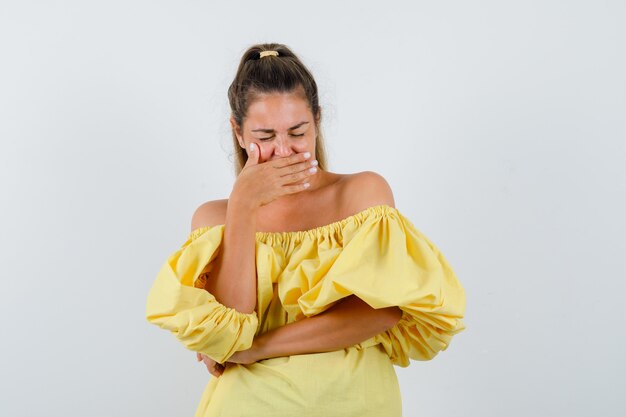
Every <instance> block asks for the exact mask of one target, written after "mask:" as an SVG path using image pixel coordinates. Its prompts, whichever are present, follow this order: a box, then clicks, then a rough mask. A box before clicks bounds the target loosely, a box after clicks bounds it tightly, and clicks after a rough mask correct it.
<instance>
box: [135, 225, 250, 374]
mask: <svg viewBox="0 0 626 417" xmlns="http://www.w3.org/2000/svg"><path fill="white" fill-rule="evenodd" d="M223 233H224V226H223V225H218V226H205V227H202V228H199V229H196V230H194V231H193V232H191V233H190V234H189V236H188V238H187V241H186V242H185V243H184V244H183V245H182V247H181V248H180V249H178V250H177V251H175V252H174V253H173V254H171V255H170V256H169V257H168V259H167V261H166V262H165V263H164V264H163V266H162V267H161V269H160V270H159V272H158V274H157V276H156V279H155V281H154V283H153V285H152V288H151V289H150V292H149V294H148V299H147V303H146V319H147V320H148V322H150V323H153V324H156V325H157V326H159V327H160V328H162V329H165V330H169V331H170V332H172V333H173V334H174V336H176V338H177V339H178V340H179V341H180V342H182V344H183V345H185V347H187V348H188V349H190V350H193V351H195V352H201V353H204V354H205V355H207V356H208V357H210V358H211V359H213V360H215V361H217V362H219V363H224V362H225V361H227V360H228V358H229V357H230V356H232V355H233V354H234V353H235V352H236V351H239V350H246V349H249V348H250V347H251V346H252V340H253V338H254V335H255V332H256V330H257V326H258V317H257V314H256V311H255V312H252V313H251V314H246V313H242V312H239V311H237V310H235V309H233V308H229V307H226V306H224V305H223V304H220V303H219V302H217V300H216V299H215V297H214V296H213V295H212V294H211V293H209V292H208V291H206V290H205V289H204V281H205V279H206V277H207V275H208V274H210V272H211V269H212V268H213V266H214V262H213V261H214V260H215V259H216V257H217V254H218V251H219V247H220V244H221V242H222V239H223Z"/></svg>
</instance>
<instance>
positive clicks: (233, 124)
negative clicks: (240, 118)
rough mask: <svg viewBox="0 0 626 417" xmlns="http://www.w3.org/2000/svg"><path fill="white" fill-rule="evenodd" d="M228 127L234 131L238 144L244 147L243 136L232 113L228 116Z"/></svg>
mask: <svg viewBox="0 0 626 417" xmlns="http://www.w3.org/2000/svg"><path fill="white" fill-rule="evenodd" d="M230 127H231V129H232V130H233V132H235V136H237V142H239V146H241V147H242V148H244V149H245V148H246V146H245V145H244V141H243V137H242V136H241V128H240V127H239V125H238V124H237V122H236V121H235V118H234V117H233V116H232V115H231V116H230Z"/></svg>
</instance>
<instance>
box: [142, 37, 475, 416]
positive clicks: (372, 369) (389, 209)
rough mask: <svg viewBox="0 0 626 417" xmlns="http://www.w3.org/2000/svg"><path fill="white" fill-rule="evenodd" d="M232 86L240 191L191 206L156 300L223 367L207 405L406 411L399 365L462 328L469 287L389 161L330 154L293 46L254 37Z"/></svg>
mask: <svg viewBox="0 0 626 417" xmlns="http://www.w3.org/2000/svg"><path fill="white" fill-rule="evenodd" d="M228 97H229V101H230V106H231V111H232V115H231V119H230V122H231V126H232V131H233V144H234V146H235V151H236V155H237V158H236V173H237V178H236V181H235V183H234V186H233V189H232V192H231V194H230V196H229V198H228V199H224V200H215V201H209V202H207V203H204V204H202V205H201V206H200V207H198V208H197V210H196V211H195V212H194V214H193V217H192V221H191V233H190V234H189V236H188V237H187V240H186V241H185V242H184V243H183V245H182V246H181V247H180V249H178V250H176V251H175V252H174V253H173V254H172V255H171V256H170V257H169V258H168V260H167V262H166V263H165V264H164V265H163V267H162V268H161V270H160V271H159V273H158V275H157V278H156V280H155V282H154V284H153V286H152V288H151V290H150V293H149V295H148V301H147V307H146V318H147V320H148V321H149V322H151V323H153V324H156V325H158V326H159V327H161V328H163V329H166V330H169V331H171V332H172V333H173V334H174V335H175V336H176V337H177V339H178V340H179V341H181V342H182V343H183V344H184V345H185V346H186V347H187V348H189V349H190V350H193V351H195V352H197V359H198V360H199V361H203V362H204V364H205V365H206V366H207V368H208V369H209V372H211V374H212V375H213V376H214V378H211V380H210V381H209V383H208V385H207V387H206V389H205V391H204V394H203V396H202V399H201V401H200V405H199V406H198V408H197V411H196V414H195V416H196V417H201V416H202V417H208V416H257V417H261V416H272V417H276V416H293V415H297V414H298V413H299V414H301V415H307V416H325V417H326V416H361V417H362V416H375V417H383V416H401V414H402V411H401V408H402V402H401V397H400V390H399V387H398V381H397V378H396V374H395V370H394V367H393V365H394V364H395V365H398V366H402V367H406V366H408V364H409V358H412V359H415V360H430V359H432V358H433V357H435V355H437V353H438V352H440V351H442V350H445V349H446V348H447V347H448V345H449V343H450V340H451V338H452V336H453V335H455V334H457V333H459V332H461V331H462V330H464V329H465V326H464V323H463V320H462V319H463V316H464V312H465V292H464V289H463V287H462V286H461V284H460V283H459V281H458V279H457V278H456V276H455V274H454V272H453V270H452V269H451V267H450V265H449V264H448V262H447V261H446V259H445V258H444V256H443V255H442V254H441V253H440V251H439V250H438V249H437V247H436V246H435V245H434V244H433V243H432V242H431V241H430V240H429V239H428V238H427V237H426V236H424V235H423V234H422V233H421V232H420V231H418V230H417V229H416V228H415V227H414V226H413V224H412V223H411V222H410V221H409V220H408V219H407V218H406V217H404V216H403V215H402V214H401V213H400V212H399V211H398V209H396V208H395V205H394V199H393V194H392V191H391V189H390V188H389V185H388V183H387V182H386V181H385V179H384V178H383V177H382V176H380V175H378V174H376V173H374V172H371V171H366V172H360V173H354V174H337V173H332V172H330V171H328V170H327V167H326V158H325V155H324V148H323V135H322V133H321V129H320V122H321V108H320V106H319V102H318V94H317V85H316V83H315V81H314V79H313V77H312V76H311V74H310V72H309V71H308V70H307V68H306V67H305V66H304V65H303V64H302V62H301V61H300V60H299V59H298V58H297V56H296V55H295V54H294V53H293V52H292V51H291V50H289V48H287V47H286V46H285V45H281V44H260V45H254V46H252V47H250V48H249V49H248V50H247V51H246V52H245V53H244V55H243V57H242V59H241V62H240V65H239V68H238V70H237V75H236V76H235V79H234V81H233V82H232V84H231V86H230V88H229V91H228ZM358 146H359V144H358V143H355V147H357V148H358Z"/></svg>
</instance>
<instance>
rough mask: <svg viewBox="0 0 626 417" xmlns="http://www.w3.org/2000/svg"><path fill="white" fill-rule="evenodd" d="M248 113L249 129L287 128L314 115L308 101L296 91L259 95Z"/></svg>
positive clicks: (247, 126) (249, 107)
mask: <svg viewBox="0 0 626 417" xmlns="http://www.w3.org/2000/svg"><path fill="white" fill-rule="evenodd" d="M247 113H248V114H247V115H246V120H245V125H246V126H245V127H246V128H249V129H262V128H265V129H276V130H286V129H288V128H290V127H291V126H294V125H296V124H298V123H300V122H302V121H305V120H306V121H308V120H310V119H311V118H312V117H313V115H312V114H311V110H310V109H309V105H308V103H307V101H306V100H305V99H304V98H303V97H302V96H301V95H298V94H295V93H272V94H263V95H259V96H258V97H257V98H256V99H255V100H254V101H253V102H252V103H251V104H250V105H249V106H248V112H247ZM305 126H306V125H305Z"/></svg>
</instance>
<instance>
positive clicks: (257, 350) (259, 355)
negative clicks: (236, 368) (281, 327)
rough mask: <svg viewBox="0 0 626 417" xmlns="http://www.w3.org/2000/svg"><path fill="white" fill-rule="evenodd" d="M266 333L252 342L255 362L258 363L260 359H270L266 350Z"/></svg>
mask: <svg viewBox="0 0 626 417" xmlns="http://www.w3.org/2000/svg"><path fill="white" fill-rule="evenodd" d="M266 335H267V333H264V334H262V335H260V336H257V337H255V338H254V339H253V341H252V347H251V348H250V349H252V351H253V352H254V357H255V359H256V360H255V361H260V360H262V359H268V358H270V357H271V356H270V354H269V351H268V349H267V346H268V343H267V342H268V338H267V336H266Z"/></svg>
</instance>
